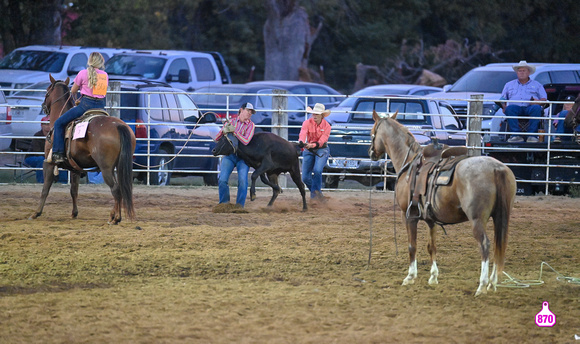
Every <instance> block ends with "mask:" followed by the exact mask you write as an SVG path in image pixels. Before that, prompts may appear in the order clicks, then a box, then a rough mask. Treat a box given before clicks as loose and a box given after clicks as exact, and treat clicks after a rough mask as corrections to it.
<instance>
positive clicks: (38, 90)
mask: <svg viewBox="0 0 580 344" xmlns="http://www.w3.org/2000/svg"><path fill="white" fill-rule="evenodd" d="M49 85H50V83H49V82H39V83H36V84H33V85H31V86H29V87H26V88H23V89H22V90H20V91H18V92H15V93H14V94H12V96H11V97H15V98H16V97H27V98H44V96H45V95H46V89H47V88H48V86H49Z"/></svg>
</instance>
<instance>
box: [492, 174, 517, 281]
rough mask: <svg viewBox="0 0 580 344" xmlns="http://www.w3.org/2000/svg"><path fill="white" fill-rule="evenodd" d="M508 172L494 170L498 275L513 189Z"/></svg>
mask: <svg viewBox="0 0 580 344" xmlns="http://www.w3.org/2000/svg"><path fill="white" fill-rule="evenodd" d="M509 172H510V171H509V170H507V169H503V170H495V173H494V174H495V185H496V194H495V197H496V201H495V210H494V213H493V226H494V234H495V250H494V257H495V264H496V266H497V273H498V275H499V274H501V272H502V271H503V266H504V260H505V251H506V248H507V239H508V227H509V220H510V214H511V210H512V205H513V200H514V197H515V189H514V188H513V185H511V184H512V183H510V180H509V175H510V174H509Z"/></svg>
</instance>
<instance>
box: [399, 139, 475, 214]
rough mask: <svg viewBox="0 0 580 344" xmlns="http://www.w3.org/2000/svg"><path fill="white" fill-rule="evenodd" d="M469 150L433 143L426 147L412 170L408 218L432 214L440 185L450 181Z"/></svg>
mask: <svg viewBox="0 0 580 344" xmlns="http://www.w3.org/2000/svg"><path fill="white" fill-rule="evenodd" d="M467 153H468V150H467V147H465V146H459V147H449V146H447V145H439V144H437V145H433V144H430V145H428V146H425V147H424V148H423V151H422V152H421V153H420V154H418V155H417V156H416V157H415V159H414V161H413V162H412V164H411V166H410V170H409V176H410V185H409V186H410V188H409V190H410V196H411V197H410V198H411V201H410V203H409V206H408V208H407V214H406V215H407V218H409V217H418V218H422V219H427V218H430V217H432V215H431V206H432V199H433V195H434V194H435V192H436V190H437V187H439V186H444V185H449V184H450V183H451V181H452V180H453V173H454V172H455V167H456V166H457V164H458V163H459V162H460V161H461V160H463V159H466V158H468V157H469V156H468V155H467ZM423 210H425V211H423Z"/></svg>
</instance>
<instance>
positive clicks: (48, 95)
mask: <svg viewBox="0 0 580 344" xmlns="http://www.w3.org/2000/svg"><path fill="white" fill-rule="evenodd" d="M59 83H60V84H63V85H64V86H65V88H66V92H65V93H63V95H62V96H60V97H58V98H56V99H55V100H54V101H53V102H51V105H52V104H56V103H58V102H59V101H61V100H62V99H63V98H64V97H66V96H68V98H67V99H66V101H65V102H64V105H63V106H62V109H61V110H60V115H58V117H60V116H62V114H63V111H64V108H65V106H66V105H67V104H68V102H69V100H70V99H71V96H72V94H71V92H70V90H69V89H68V86H67V85H66V84H65V83H64V82H62V81H57V82H55V83H54V84H52V85H50V88H49V89H48V91H46V96H44V102H42V111H43V112H44V113H45V114H46V115H47V116H50V107H48V106H46V100H47V99H48V97H50V94H51V93H52V91H54V88H55V87H56V85H57V84H59Z"/></svg>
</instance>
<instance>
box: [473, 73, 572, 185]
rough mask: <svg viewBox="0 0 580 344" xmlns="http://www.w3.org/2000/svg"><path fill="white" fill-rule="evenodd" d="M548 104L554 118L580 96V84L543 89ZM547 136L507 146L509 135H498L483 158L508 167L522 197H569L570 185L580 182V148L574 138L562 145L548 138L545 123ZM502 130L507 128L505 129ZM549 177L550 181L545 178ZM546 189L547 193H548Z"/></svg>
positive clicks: (565, 138)
mask: <svg viewBox="0 0 580 344" xmlns="http://www.w3.org/2000/svg"><path fill="white" fill-rule="evenodd" d="M544 88H545V89H546V93H547V94H548V100H549V101H554V102H557V103H552V104H551V106H550V107H548V108H547V109H548V110H546V112H549V113H550V114H551V116H552V117H554V116H555V115H556V114H557V113H559V112H560V110H562V105H563V103H561V101H563V100H564V99H565V98H566V97H567V96H569V95H571V96H574V97H576V96H578V94H579V93H580V85H578V84H548V85H544ZM542 122H543V123H542V126H543V127H542V128H543V131H544V132H545V134H544V135H540V142H533V143H528V142H520V143H510V142H507V140H506V139H507V138H508V135H509V133H507V132H506V134H505V135H499V136H496V137H495V138H494V137H493V136H492V139H491V140H490V141H489V142H485V144H484V151H483V152H484V154H487V155H489V156H492V157H494V158H496V159H498V160H500V161H502V162H504V163H506V164H507V165H508V166H509V167H510V168H511V170H512V171H513V172H514V174H515V176H516V179H517V180H518V181H519V182H518V189H517V193H518V194H519V195H533V194H536V193H538V192H544V193H545V192H546V191H547V192H548V193H550V194H554V195H563V194H566V193H569V191H570V185H571V184H570V183H571V182H578V181H580V144H578V143H577V141H576V140H575V138H574V137H572V136H562V137H561V142H553V138H554V136H555V135H554V133H551V134H550V135H548V133H549V130H548V126H549V123H550V121H549V120H548V119H546V120H545V121H542ZM502 130H505V126H504V125H502ZM546 177H547V178H546ZM546 187H547V190H546Z"/></svg>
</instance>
